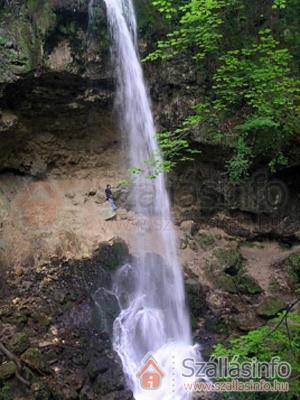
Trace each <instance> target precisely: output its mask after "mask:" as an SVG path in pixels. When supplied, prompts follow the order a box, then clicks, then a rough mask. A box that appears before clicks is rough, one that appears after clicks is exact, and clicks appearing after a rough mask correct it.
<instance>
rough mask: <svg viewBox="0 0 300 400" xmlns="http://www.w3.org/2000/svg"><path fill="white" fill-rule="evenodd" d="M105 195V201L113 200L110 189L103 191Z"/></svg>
mask: <svg viewBox="0 0 300 400" xmlns="http://www.w3.org/2000/svg"><path fill="white" fill-rule="evenodd" d="M105 195H106V200H109V199H113V198H114V196H113V194H112V191H111V189H108V188H107V189H105Z"/></svg>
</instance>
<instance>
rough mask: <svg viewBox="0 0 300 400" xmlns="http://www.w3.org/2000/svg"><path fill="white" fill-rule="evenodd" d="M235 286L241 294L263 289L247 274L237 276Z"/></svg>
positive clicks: (252, 293)
mask: <svg viewBox="0 0 300 400" xmlns="http://www.w3.org/2000/svg"><path fill="white" fill-rule="evenodd" d="M237 287H238V291H239V292H240V293H243V294H250V295H254V294H259V293H262V291H263V290H262V288H261V287H260V286H259V284H258V283H257V281H256V280H255V279H254V278H253V277H252V276H250V275H248V274H241V275H240V276H239V277H238V278H237Z"/></svg>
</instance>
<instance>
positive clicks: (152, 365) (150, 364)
mask: <svg viewBox="0 0 300 400" xmlns="http://www.w3.org/2000/svg"><path fill="white" fill-rule="evenodd" d="M148 370H154V371H155V372H156V373H157V374H158V375H160V376H161V377H162V378H163V377H164V376H165V373H164V372H163V371H162V370H161V369H160V368H159V366H158V364H157V362H156V361H155V359H154V357H153V356H151V355H150V356H149V357H148V359H146V361H145V363H144V365H143V367H142V368H141V369H140V371H139V372H138V373H137V375H136V376H137V377H138V378H140V377H141V376H143V375H144V373H145V372H148Z"/></svg>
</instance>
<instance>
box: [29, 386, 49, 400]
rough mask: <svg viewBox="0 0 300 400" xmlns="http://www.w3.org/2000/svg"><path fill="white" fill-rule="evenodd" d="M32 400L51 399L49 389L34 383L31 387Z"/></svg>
mask: <svg viewBox="0 0 300 400" xmlns="http://www.w3.org/2000/svg"><path fill="white" fill-rule="evenodd" d="M31 390H32V392H33V400H49V399H50V398H52V395H51V392H50V390H49V388H48V387H47V386H46V385H45V384H44V383H42V382H36V383H34V384H33V385H32V386H31Z"/></svg>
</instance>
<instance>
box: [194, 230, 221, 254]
mask: <svg viewBox="0 0 300 400" xmlns="http://www.w3.org/2000/svg"><path fill="white" fill-rule="evenodd" d="M195 240H196V241H197V243H198V244H199V246H200V247H201V249H202V250H204V251H206V250H208V249H210V248H212V247H213V246H214V244H215V243H216V240H215V237H214V236H213V235H211V234H204V233H202V234H198V235H197V236H196V238H195Z"/></svg>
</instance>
